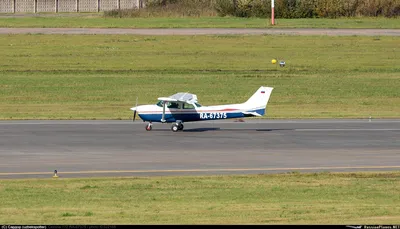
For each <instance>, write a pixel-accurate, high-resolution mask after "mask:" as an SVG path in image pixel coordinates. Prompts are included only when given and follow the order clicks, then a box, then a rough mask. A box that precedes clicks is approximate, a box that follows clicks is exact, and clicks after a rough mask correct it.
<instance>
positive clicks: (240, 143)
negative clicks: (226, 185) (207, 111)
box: [0, 119, 400, 179]
mask: <svg viewBox="0 0 400 229" xmlns="http://www.w3.org/2000/svg"><path fill="white" fill-rule="evenodd" d="M54 170H58V175H59V176H60V177H65V178H67V177H92V176H165V175H211V174H212V175H217V174H260V173H283V172H294V171H297V172H320V171H332V172H334V171H372V170H400V120H374V119H372V120H368V119H366V120H254V119H253V120H250V119H246V120H245V122H234V121H230V120H225V121H207V122H196V123H185V129H184V131H182V132H176V133H174V132H172V131H171V130H170V124H159V123H155V124H154V126H153V130H152V131H150V132H148V131H146V130H145V123H143V122H142V121H136V122H132V121H128V120H125V121H0V179H4V178H39V177H48V178H50V177H52V175H53V171H54Z"/></svg>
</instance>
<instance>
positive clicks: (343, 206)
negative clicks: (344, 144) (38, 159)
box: [0, 172, 400, 225]
mask: <svg viewBox="0 0 400 229" xmlns="http://www.w3.org/2000/svg"><path fill="white" fill-rule="evenodd" d="M399 192H400V172H377V173H372V172H368V173H315V174H300V173H291V174H277V175H238V176H205V177H203V176H199V177H191V176H189V177H185V176H184V177H149V178H146V177H145V178H134V177H132V178H87V179H65V178H56V179H29V180H0V203H1V205H0V224H39V225H40V224H57V225H58V224H74V225H75V224H112V225H114V224H340V225H342V224H374V225H375V224H384V225H386V224H397V223H398V222H399V221H400V196H399V195H398V194H399Z"/></svg>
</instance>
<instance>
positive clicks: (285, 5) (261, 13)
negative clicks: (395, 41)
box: [147, 0, 400, 18]
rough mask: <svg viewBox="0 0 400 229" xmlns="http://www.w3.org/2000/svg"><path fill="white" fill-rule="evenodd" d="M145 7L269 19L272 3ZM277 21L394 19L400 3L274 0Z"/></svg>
mask: <svg viewBox="0 0 400 229" xmlns="http://www.w3.org/2000/svg"><path fill="white" fill-rule="evenodd" d="M147 3H148V4H147V5H148V6H150V7H152V6H161V7H162V6H167V5H170V4H173V5H185V6H186V7H187V6H193V7H197V6H201V7H202V8H203V9H204V7H207V8H208V7H210V8H214V9H215V10H216V11H217V13H218V14H219V15H220V16H227V15H228V16H237V17H270V15H271V0H147ZM275 16H276V17H277V18H316V17H320V18H336V17H354V16H365V17H380V16H384V17H397V16H400V0H275Z"/></svg>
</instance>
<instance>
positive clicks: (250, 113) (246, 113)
mask: <svg viewBox="0 0 400 229" xmlns="http://www.w3.org/2000/svg"><path fill="white" fill-rule="evenodd" d="M242 113H243V114H245V115H253V116H258V117H261V116H262V115H260V114H259V113H257V112H247V111H245V112H242Z"/></svg>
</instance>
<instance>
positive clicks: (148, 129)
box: [146, 123, 153, 131]
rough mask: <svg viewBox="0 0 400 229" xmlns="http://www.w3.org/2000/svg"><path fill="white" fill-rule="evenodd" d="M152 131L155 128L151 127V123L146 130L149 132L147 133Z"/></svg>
mask: <svg viewBox="0 0 400 229" xmlns="http://www.w3.org/2000/svg"><path fill="white" fill-rule="evenodd" d="M151 129H153V127H152V126H151V124H150V123H149V124H147V125H146V130H147V131H150V130H151Z"/></svg>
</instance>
